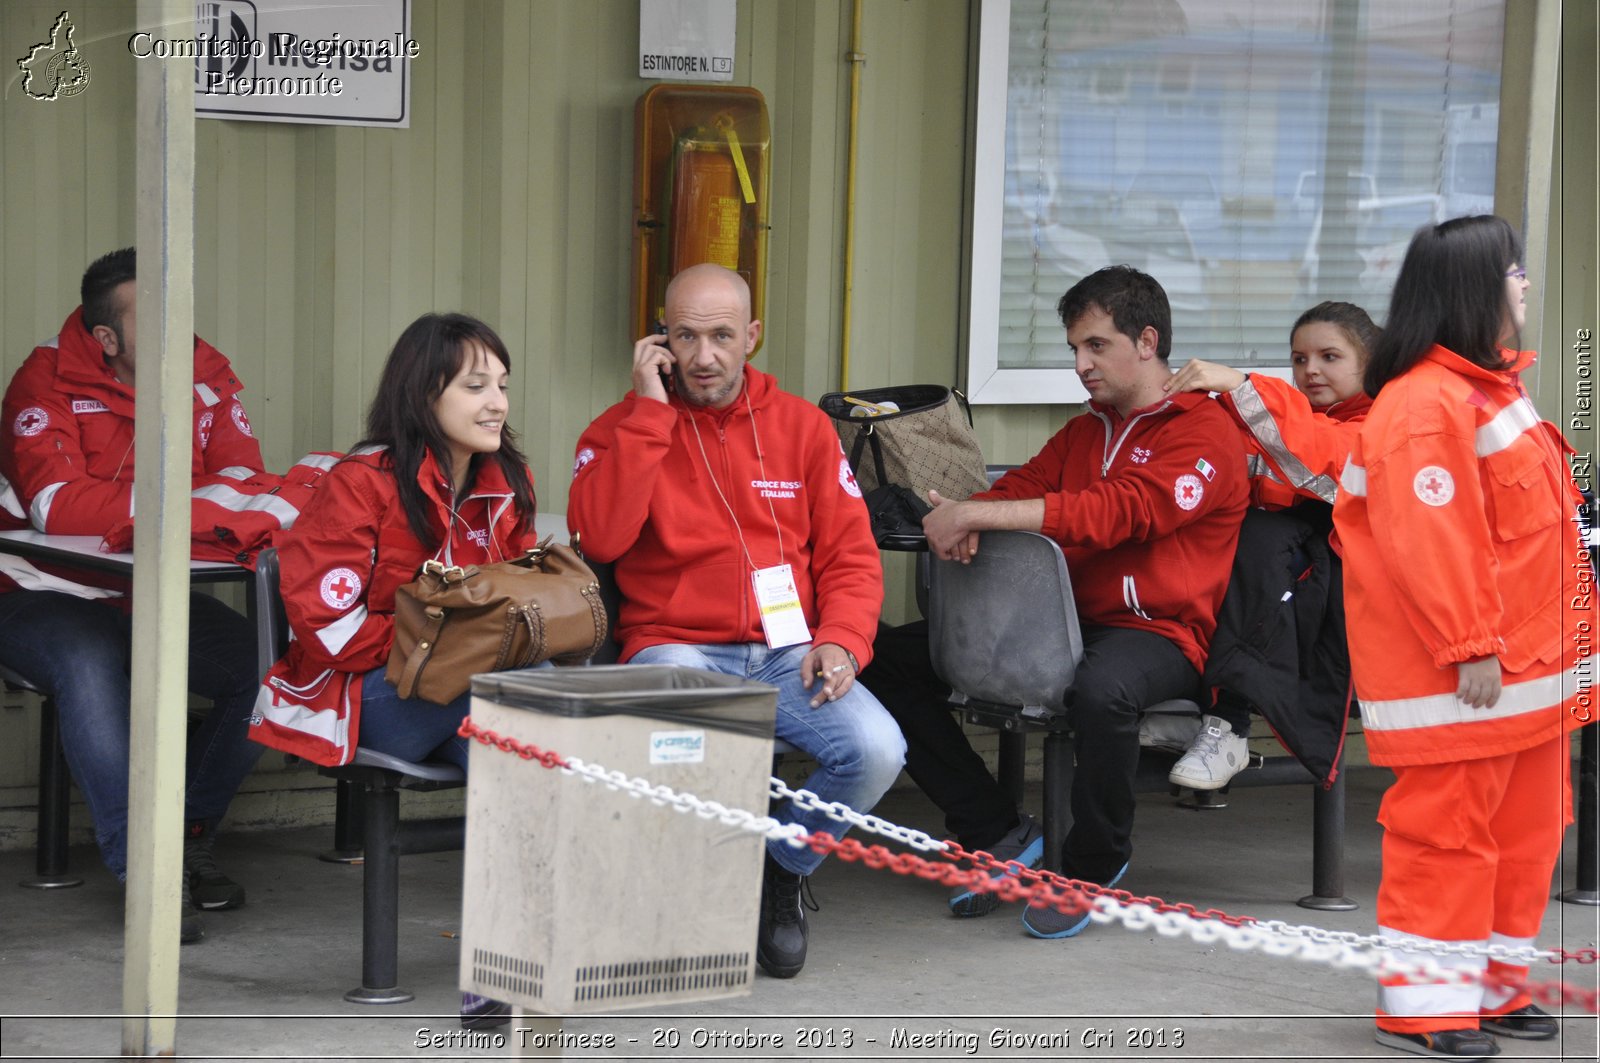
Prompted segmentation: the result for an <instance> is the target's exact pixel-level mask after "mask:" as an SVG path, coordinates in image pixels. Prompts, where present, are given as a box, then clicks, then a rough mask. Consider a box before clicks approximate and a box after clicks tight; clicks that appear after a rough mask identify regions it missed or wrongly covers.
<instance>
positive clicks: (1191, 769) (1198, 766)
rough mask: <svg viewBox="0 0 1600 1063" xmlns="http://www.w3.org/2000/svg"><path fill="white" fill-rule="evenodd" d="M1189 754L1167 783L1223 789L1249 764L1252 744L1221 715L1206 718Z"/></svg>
mask: <svg viewBox="0 0 1600 1063" xmlns="http://www.w3.org/2000/svg"><path fill="white" fill-rule="evenodd" d="M1203 722H1204V724H1205V727H1204V729H1202V730H1201V732H1200V734H1199V735H1198V736H1197V737H1196V738H1195V740H1194V742H1193V743H1192V744H1191V745H1190V746H1189V751H1188V752H1187V753H1185V754H1184V755H1183V756H1182V757H1180V758H1178V763H1176V764H1174V765H1173V766H1172V772H1171V774H1169V775H1168V776H1167V781H1168V782H1170V783H1172V784H1173V785H1174V786H1187V787H1189V788H1190V789H1193V790H1220V789H1222V788H1223V787H1224V786H1226V785H1228V780H1230V779H1232V778H1233V777H1234V776H1235V775H1237V774H1239V773H1240V772H1241V771H1243V770H1244V769H1245V767H1246V766H1247V765H1248V764H1249V763H1250V743H1249V742H1247V741H1245V740H1244V738H1242V737H1240V736H1239V735H1236V734H1234V733H1233V728H1232V727H1231V726H1229V724H1228V722H1227V721H1226V720H1224V719H1222V718H1221V717H1220V716H1207V717H1205V719H1204V721H1203Z"/></svg>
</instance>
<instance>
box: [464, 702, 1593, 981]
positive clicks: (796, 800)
mask: <svg viewBox="0 0 1600 1063" xmlns="http://www.w3.org/2000/svg"><path fill="white" fill-rule="evenodd" d="M459 733H460V734H461V736H462V737H464V738H472V739H476V740H477V741H478V742H481V743H483V744H484V745H488V746H493V747H495V748H497V749H500V750H503V751H504V752H507V753H513V754H516V755H518V756H520V757H522V758H523V759H525V760H536V761H538V762H539V763H540V764H542V765H543V766H544V767H546V768H552V769H556V770H559V771H561V772H563V773H564V774H568V775H576V776H577V777H578V778H580V779H582V780H583V781H584V782H587V783H591V784H594V783H598V784H600V785H602V786H605V787H606V788H607V789H610V790H616V791H619V792H621V793H624V794H626V795H628V796H629V797H631V798H634V799H635V800H647V801H649V802H650V803H651V804H653V805H657V806H659V807H665V808H671V809H673V810H674V811H677V812H682V813H693V814H694V815H695V816H697V817H698V818H700V819H705V820H716V821H717V822H719V823H722V824H723V825H725V826H729V827H734V828H737V829H739V830H744V831H749V832H751V833H754V834H759V835H762V836H763V837H765V838H768V839H770V840H777V841H783V842H785V843H787V844H789V845H792V846H794V847H796V848H804V847H810V848H812V849H814V850H816V851H818V852H821V853H825V854H830V853H831V854H833V855H835V856H837V857H839V858H840V859H843V860H850V861H857V862H860V863H864V864H866V865H867V866H869V867H874V868H884V869H888V870H892V871H894V872H896V873H897V874H902V875H911V876H914V877H917V878H923V879H927V880H930V881H934V882H938V883H940V884H942V885H945V886H957V885H960V886H965V887H967V888H970V889H972V890H974V891H975V892H992V893H994V894H996V895H997V896H998V897H999V898H1000V899H1001V900H1003V901H1025V902H1027V903H1030V904H1038V905H1042V906H1045V907H1052V908H1056V909H1058V910H1060V911H1062V912H1066V913H1068V914H1076V913H1080V912H1083V911H1085V910H1087V911H1088V913H1089V918H1090V919H1091V920H1093V921H1094V922H1097V923H1102V924H1110V923H1121V924H1122V925H1123V926H1125V927H1126V928H1127V929H1129V930H1139V931H1154V932H1155V933H1157V934H1160V935H1161V936H1163V937H1181V936H1188V937H1189V938H1191V939H1193V940H1194V941H1196V942H1197V943H1200V944H1215V943H1219V942H1220V943H1222V944H1225V945H1227V946H1228V947H1229V948H1230V949H1233V950H1235V951H1240V952H1248V951H1259V952H1262V953H1264V954H1266V955H1269V956H1281V957H1292V958H1296V959H1301V960H1307V961H1311V962H1316V963H1322V964H1326V965H1328V966H1331V967H1334V968H1337V969H1341V970H1359V971H1366V972H1368V973H1370V974H1372V975H1374V976H1376V977H1390V976H1403V977H1406V978H1408V979H1412V980H1417V981H1429V982H1438V983H1447V984H1448V983H1455V984H1478V983H1485V982H1492V981H1494V979H1493V978H1492V976H1490V975H1488V974H1486V973H1485V972H1484V971H1483V970H1481V969H1479V968H1478V967H1477V966H1476V965H1474V966H1471V967H1462V966H1454V965H1449V966H1447V965H1443V964H1440V963H1439V962H1438V961H1437V960H1435V959H1432V958H1430V957H1431V956H1438V957H1459V958H1467V957H1470V958H1474V959H1477V958H1483V959H1489V960H1498V961H1500V962H1502V963H1507V964H1512V965H1515V966H1531V965H1532V964H1534V963H1536V962H1549V963H1565V962H1576V963H1585V964H1591V963H1595V962H1596V959H1597V950H1595V949H1580V950H1576V951H1571V952H1569V951H1567V950H1564V949H1557V950H1549V949H1538V948H1532V947H1523V948H1510V947H1507V946H1504V945H1475V944H1448V943H1444V942H1435V941H1421V940H1416V939H1407V940H1405V941H1403V942H1399V941H1394V940H1392V939H1388V938H1384V937H1382V936H1380V935H1377V934H1357V933H1354V932H1352V931H1336V930H1326V929H1323V928H1321V927H1315V926H1309V925H1304V924H1295V923H1287V922H1284V921H1283V920H1280V919H1270V920H1257V919H1254V918H1252V917H1250V916H1235V915H1229V914H1228V913H1226V912H1223V911H1220V910H1218V909H1214V908H1211V909H1205V910H1201V909H1197V908H1196V907H1195V906H1194V905H1192V904H1186V903H1178V904H1173V903H1171V902H1168V901H1164V900H1162V899H1161V898H1159V897H1137V896H1135V895H1133V894H1131V893H1129V892H1127V891H1126V890H1117V889H1111V888H1109V887H1104V886H1099V885H1095V884H1093V883H1084V882H1079V881H1077V880H1074V879H1068V878H1065V877H1064V876H1061V875H1058V874H1055V873H1054V872H1050V871H1043V870H1038V869H1033V868H1026V867H1023V866H1022V865H1020V864H1017V863H1015V862H1006V861H1000V860H996V859H995V858H994V857H993V856H991V855H990V854H988V853H986V852H982V851H977V852H969V851H967V850H965V849H963V848H962V847H961V846H959V845H957V844H955V843H954V842H950V841H943V840H940V839H937V838H934V837H933V836H932V835H929V834H927V833H925V832H923V831H918V830H912V829H910V828H907V827H902V826H900V825H898V824H896V823H893V822H890V821H889V820H886V819H883V818H881V817H879V816H873V815H864V814H862V813H860V812H857V811H855V810H854V809H852V808H850V807H849V806H848V805H845V804H842V803H840V802H837V801H824V800H823V799H822V798H820V797H818V796H817V795H816V794H814V793H811V792H810V791H809V790H804V789H799V790H797V789H794V788H792V787H790V786H788V785H787V784H786V783H784V782H783V781H782V780H780V779H776V778H774V779H772V780H771V781H770V790H769V792H770V794H771V796H772V797H774V798H778V799H783V800H788V801H789V802H791V804H792V805H794V806H795V807H797V808H800V809H804V810H808V811H814V812H820V813H822V814H823V815H825V816H827V817H828V818H829V819H832V820H834V821H835V822H838V823H841V824H846V825H848V826H854V827H858V828H860V829H861V830H864V831H868V832H871V833H873V834H877V835H880V836H882V837H885V838H889V839H891V840H893V841H896V842H899V843H901V844H902V845H905V846H907V847H909V848H912V849H917V850H921V851H922V852H926V853H931V854H933V855H934V856H935V857H936V859H934V860H928V859H925V858H923V857H920V856H916V855H914V854H911V853H895V852H892V851H890V850H888V849H885V848H884V847H883V846H880V845H872V846H867V845H863V844H862V843H861V842H859V841H857V840H855V839H849V838H846V839H844V840H839V839H836V838H834V837H833V836H831V835H829V834H826V833H818V834H812V833H809V832H807V831H806V829H805V828H804V827H801V826H799V825H798V824H793V823H789V824H785V823H780V822H778V821H777V820H776V819H774V818H772V817H771V816H757V815H755V814H754V813H751V812H748V811H746V810H744V809H739V808H729V807H727V806H726V805H723V804H722V803H720V802H717V801H707V800H703V799H701V798H699V797H697V796H695V795H694V794H689V793H684V792H681V791H677V790H674V789H673V788H672V787H670V786H664V785H661V784H657V783H652V782H650V780H648V779H645V778H642V777H640V776H629V775H627V774H626V773H624V772H621V771H613V770H610V769H607V768H605V767H603V766H601V765H599V764H591V763H589V762H587V761H585V760H582V759H581V758H579V757H573V756H566V755H563V754H558V753H554V752H550V751H546V750H541V749H539V748H538V747H537V746H533V745H529V744H526V743H522V742H519V741H517V740H516V739H513V738H509V737H503V736H501V735H498V734H496V733H495V732H493V731H489V730H485V729H482V728H480V727H478V726H477V725H476V724H474V723H473V722H472V719H471V717H468V718H466V719H465V720H463V721H462V723H461V729H460V732H459ZM841 833H843V832H841ZM963 865H965V866H963ZM1002 873H1003V875H1002ZM997 875H1001V877H995V876H997ZM1396 949H1398V951H1399V952H1403V953H1410V954H1414V953H1419V952H1421V953H1428V954H1430V956H1428V957H1423V958H1420V959H1416V960H1410V959H1406V960H1402V959H1399V958H1397V955H1396V951H1395V950H1396ZM1527 988H1528V989H1529V991H1530V992H1532V993H1533V995H1534V998H1535V999H1536V1000H1537V1001H1539V1002H1540V1003H1545V1004H1551V1005H1564V1004H1576V1005H1580V1006H1582V1007H1584V1008H1585V1009H1586V1010H1588V1011H1590V1012H1596V1011H1600V992H1597V991H1594V990H1583V989H1576V988H1573V987H1571V986H1568V985H1566V984H1565V983H1545V984H1541V985H1531V984H1530V985H1529V986H1528V987H1527Z"/></svg>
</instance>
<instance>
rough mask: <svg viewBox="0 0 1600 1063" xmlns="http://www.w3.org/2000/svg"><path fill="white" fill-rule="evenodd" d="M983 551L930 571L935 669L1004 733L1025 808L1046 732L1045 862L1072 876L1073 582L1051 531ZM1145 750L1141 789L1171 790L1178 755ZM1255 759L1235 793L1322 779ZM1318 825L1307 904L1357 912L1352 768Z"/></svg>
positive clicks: (1004, 534)
mask: <svg viewBox="0 0 1600 1063" xmlns="http://www.w3.org/2000/svg"><path fill="white" fill-rule="evenodd" d="M979 543H980V545H979V549H978V555H977V556H976V557H975V558H973V560H972V563H971V564H970V565H963V564H960V563H958V562H955V561H941V560H937V559H935V560H933V561H932V563H931V565H930V571H929V612H928V640H929V647H928V648H929V651H930V653H931V655H932V658H933V667H934V671H935V672H937V673H938V675H939V676H940V678H942V679H943V680H944V681H945V682H947V683H949V684H950V686H951V687H952V691H953V692H952V694H951V697H950V701H951V704H953V705H954V706H956V707H957V708H958V709H960V710H962V712H963V713H964V715H965V717H966V721H967V722H968V723H972V724H977V725H979V726H984V727H994V728H997V729H998V730H999V731H1000V781H1001V784H1002V785H1004V786H1005V787H1006V788H1007V790H1008V791H1009V792H1010V794H1011V796H1012V799H1013V800H1014V801H1016V802H1017V803H1018V804H1019V805H1020V804H1021V803H1022V779H1023V765H1024V758H1025V754H1026V752H1027V735H1028V733H1029V732H1033V731H1040V732H1043V733H1044V736H1045V739H1044V816H1043V818H1044V824H1043V828H1044V836H1045V863H1046V866H1047V867H1049V868H1051V869H1052V870H1060V868H1059V862H1060V859H1061V857H1060V854H1061V847H1062V843H1063V842H1064V841H1065V840H1066V836H1067V831H1068V830H1069V829H1070V827H1071V825H1072V805H1071V794H1072V777H1073V774H1074V771H1075V762H1074V757H1073V745H1072V736H1071V733H1070V727H1069V725H1068V722H1067V713H1066V710H1065V708H1064V707H1063V706H1064V705H1065V701H1066V695H1067V692H1068V691H1069V690H1070V689H1071V688H1072V682H1073V680H1074V678H1075V677H1076V673H1077V667H1078V664H1079V662H1081V661H1082V660H1083V634H1082V630H1081V628H1080V627H1079V622H1078V613H1077V609H1076V607H1075V605H1074V603H1073V598H1072V582H1071V579H1070V578H1069V577H1068V574H1067V563H1066V559H1065V558H1064V557H1063V556H1062V554H1061V548H1060V546H1058V545H1057V544H1056V543H1055V542H1054V540H1051V539H1048V538H1046V537H1045V536H1043V535H1039V534H1037V533H1035V532H1016V531H990V532H982V533H981V537H980V539H979ZM1179 706H1187V708H1188V711H1193V712H1196V713H1198V712H1199V711H1200V709H1199V706H1198V705H1195V704H1194V703H1193V702H1176V701H1174V702H1162V703H1161V704H1160V705H1155V706H1152V707H1151V709H1150V710H1149V711H1152V712H1162V711H1166V712H1170V711H1173V710H1174V709H1175V708H1177V707H1179ZM1145 752H1146V754H1148V755H1142V756H1141V757H1140V762H1139V770H1138V774H1137V775H1136V776H1135V779H1134V785H1135V788H1136V789H1138V790H1139V791H1141V792H1150V791H1159V790H1162V789H1166V788H1169V786H1170V784H1169V783H1168V782H1167V773H1168V771H1169V770H1170V769H1171V767H1172V755H1171V754H1164V755H1163V754H1156V753H1153V752H1152V751H1145ZM1251 759H1252V765H1251V770H1249V771H1245V772H1241V773H1240V774H1239V775H1236V776H1235V777H1234V779H1233V782H1232V785H1233V786H1274V785H1282V784H1284V783H1295V782H1311V783H1313V784H1315V782H1316V780H1315V779H1314V778H1313V777H1312V775H1311V773H1310V772H1308V771H1306V769H1305V768H1304V767H1302V766H1301V765H1300V763H1299V762H1298V761H1297V760H1295V759H1294V758H1293V757H1290V756H1273V757H1266V758H1264V759H1263V758H1260V757H1256V756H1254V755H1252V758H1251ZM1342 767H1343V762H1342V758H1341V763H1340V768H1341V769H1342ZM1172 792H1174V793H1177V790H1176V789H1175V788H1174V789H1173V791H1172ZM1204 796H1205V797H1206V798H1207V801H1202V802H1200V803H1199V804H1198V805H1197V806H1196V807H1225V806H1223V805H1219V804H1216V803H1214V801H1213V800H1212V799H1211V798H1210V795H1204ZM1208 802H1210V803H1209V804H1208ZM1312 817H1313V819H1312V875H1311V878H1312V892H1311V893H1310V894H1308V895H1307V896H1305V897H1302V898H1300V899H1299V901H1298V903H1299V904H1300V905H1301V906H1303V907H1306V908H1314V909H1320V910H1328V911H1345V910H1348V909H1350V908H1354V907H1355V902H1353V901H1351V900H1350V899H1349V898H1348V897H1346V896H1344V775H1343V771H1342V770H1341V771H1340V772H1339V774H1338V776H1337V778H1336V781H1335V783H1334V785H1333V786H1332V787H1331V788H1330V789H1328V790H1323V789H1322V788H1321V787H1320V786H1318V787H1317V788H1316V790H1315V792H1314V801H1313V812H1312Z"/></svg>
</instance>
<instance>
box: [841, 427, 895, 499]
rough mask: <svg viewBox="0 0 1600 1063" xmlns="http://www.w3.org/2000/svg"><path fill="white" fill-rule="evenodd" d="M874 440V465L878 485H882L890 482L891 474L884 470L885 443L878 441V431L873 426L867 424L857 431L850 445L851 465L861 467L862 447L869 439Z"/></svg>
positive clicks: (856, 467)
mask: <svg viewBox="0 0 1600 1063" xmlns="http://www.w3.org/2000/svg"><path fill="white" fill-rule="evenodd" d="M869 440H870V441H871V442H872V467H873V471H874V472H876V473H877V474H878V486H879V487H882V486H883V485H884V484H886V483H888V482H889V474H888V473H886V472H884V471H883V444H882V443H880V442H878V433H876V432H874V431H873V430H872V426H871V425H870V424H869V425H866V426H864V427H863V428H862V429H861V430H860V431H858V432H857V433H856V441H855V442H854V443H853V444H851V446H850V467H851V468H852V469H860V468H861V448H862V446H863V445H864V444H865V443H867V442H868V441H869Z"/></svg>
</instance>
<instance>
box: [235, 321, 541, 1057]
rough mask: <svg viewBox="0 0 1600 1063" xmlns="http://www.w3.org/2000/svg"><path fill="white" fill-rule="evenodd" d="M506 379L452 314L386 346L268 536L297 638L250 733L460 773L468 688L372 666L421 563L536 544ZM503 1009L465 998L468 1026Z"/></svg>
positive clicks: (315, 753)
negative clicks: (356, 414)
mask: <svg viewBox="0 0 1600 1063" xmlns="http://www.w3.org/2000/svg"><path fill="white" fill-rule="evenodd" d="M510 375H511V356H510V354H509V353H508V352H507V351H506V346H505V344H504V343H503V342H502V341H501V339H500V337H499V336H497V335H496V334H495V332H494V330H493V329H491V328H490V327H489V326H488V325H485V324H484V323H483V322H481V321H478V320H476V319H475V318H471V317H468V316H466V315H465V314H424V315H423V316H422V317H420V318H418V319H417V320H416V321H414V322H412V323H411V324H410V325H409V326H408V327H407V328H406V330H405V331H404V332H402V333H401V334H400V338H399V339H398V340H396V341H395V345H394V349H393V350H392V351H391V352H390V354H389V360H388V362H387V363H386V364H385V365H384V368H383V376H382V378H381V379H380V380H379V382H378V391H377V394H376V395H374V396H373V398H372V406H371V407H370V408H369V410H368V411H367V431H366V436H365V437H364V438H363V439H362V440H361V441H360V442H359V443H357V444H356V445H355V448H354V449H353V450H352V451H351V452H350V454H349V455H348V456H347V457H346V458H345V459H344V460H343V461H341V462H339V463H338V464H337V465H335V466H334V467H333V468H332V469H331V470H330V471H329V472H328V475H327V476H326V477H325V478H324V479H323V481H322V483H321V485H320V486H319V487H318V489H317V495H316V497H315V499H313V501H312V502H311V504H310V505H308V506H307V507H306V509H305V511H304V512H303V513H302V514H301V515H300V518H299V520H297V521H296V522H295V525H294V528H293V529H292V530H291V531H290V532H289V533H288V535H287V536H286V537H285V538H284V539H283V540H282V541H280V543H279V544H278V559H279V572H280V584H279V586H280V590H281V593H282V596H283V602H284V609H285V611H286V613H287V614H288V618H289V626H290V627H291V628H292V629H293V631H294V636H295V637H294V640H293V641H292V642H290V644H289V650H288V652H287V653H286V654H284V657H283V659H282V660H280V661H279V662H278V663H277V664H275V665H274V666H273V667H272V670H271V671H270V672H269V673H268V675H267V679H266V682H265V683H264V684H263V686H262V690H261V695H260V697H259V698H258V699H257V701H256V722H255V723H254V726H253V727H252V729H251V730H252V734H253V736H254V737H255V738H256V739H257V741H260V742H263V743H265V744H267V745H269V746H272V747H274V748H277V749H282V750H284V751H286V752H290V753H296V754H298V755H300V756H303V757H305V758H306V759H308V760H311V761H313V762H314V763H317V764H344V763H347V762H348V761H349V760H350V758H351V757H353V756H354V755H355V750H356V747H357V745H360V746H361V747H363V748H365V749H372V750H377V751H378V752H381V753H389V754H391V755H393V756H397V757H401V758H403V759H405V760H411V761H420V760H429V759H431V760H442V761H446V762H448V763H451V764H455V765H457V766H459V767H461V768H462V769H465V768H466V766H467V742H466V740H465V739H463V738H460V737H459V736H457V734H456V730H457V729H458V728H459V727H460V725H461V720H462V719H463V717H465V716H466V714H467V707H468V704H469V699H470V695H469V694H462V695H461V696H460V697H458V698H456V699H455V700H454V701H452V702H451V703H450V704H448V705H438V704H435V703H433V702H430V701H425V700H423V699H422V698H418V697H413V698H402V697H401V696H400V695H399V693H398V692H397V691H396V690H395V688H394V686H393V685H392V684H391V683H390V682H389V681H388V680H387V679H386V678H384V669H385V667H386V665H387V663H388V660H389V649H390V646H391V645H392V644H393V642H394V599H395V590H396V589H397V588H398V587H400V586H401V585H402V584H405V583H409V582H411V580H412V579H413V578H415V576H416V573H417V569H418V568H419V567H420V566H421V564H422V563H423V562H424V561H426V560H428V559H430V558H437V559H439V560H440V561H443V562H444V563H445V564H449V565H478V564H486V563H490V562H494V561H503V560H507V559H509V558H514V557H517V556H519V555H521V554H522V553H523V552H525V551H526V550H527V549H528V548H529V547H532V546H534V545H535V544H536V542H537V535H536V533H535V531H534V506H535V502H534V494H533V475H532V473H531V472H529V470H528V463H527V460H526V459H525V458H524V457H523V456H522V452H521V451H519V450H518V449H517V443H516V434H515V433H514V432H513V431H512V430H511V428H510V426H509V425H507V424H506V416H507V414H508V413H509V409H510V402H509V400H508V394H507V387H506V385H507V381H508V379H509V378H510ZM508 1015H509V1008H507V1007H506V1006H505V1005H504V1004H500V1003H498V1002H496V1001H492V1000H489V999H487V998H484V997H479V996H476V995H475V994H470V993H469V994H464V995H463V997H462V1002H461V1018H462V1022H463V1024H465V1025H469V1026H484V1025H498V1024H500V1023H503V1022H506V1021H508V1018H507V1017H508Z"/></svg>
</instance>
